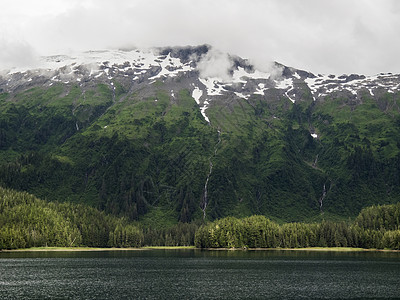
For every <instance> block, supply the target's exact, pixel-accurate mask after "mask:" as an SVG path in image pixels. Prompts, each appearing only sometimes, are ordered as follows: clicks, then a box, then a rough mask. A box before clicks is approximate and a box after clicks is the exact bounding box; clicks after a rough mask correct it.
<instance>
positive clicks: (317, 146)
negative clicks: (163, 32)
mask: <svg viewBox="0 0 400 300" xmlns="http://www.w3.org/2000/svg"><path fill="white" fill-rule="evenodd" d="M262 69H263V70H260V69H259V68H258V67H257V66H255V65H253V64H251V63H250V61H249V60H247V59H242V58H240V57H237V56H233V55H230V54H226V53H222V52H219V51H217V50H215V49H213V48H212V47H210V46H208V45H203V46H198V47H170V48H157V49H147V50H138V49H134V50H107V51H90V52H85V53H80V54H77V55H74V56H52V57H43V58H42V59H41V62H40V64H39V65H38V66H37V68H35V69H31V70H29V69H19V70H18V69H14V70H11V71H3V72H1V73H0V93H1V94H0V104H1V106H0V124H1V128H0V149H1V157H2V161H3V162H2V168H1V169H2V171H0V182H1V183H2V184H3V185H4V186H7V187H11V188H14V189H20V190H27V191H29V192H32V193H34V194H36V195H37V196H39V197H47V198H48V199H51V200H60V201H73V202H84V203H89V204H91V205H93V206H96V207H97V208H100V209H104V210H106V211H107V212H111V213H114V214H117V215H126V216H127V217H129V218H131V219H139V220H141V221H143V222H152V221H154V220H156V219H160V220H163V222H176V221H182V222H189V221H192V220H196V219H201V218H209V219H215V218H219V217H223V216H227V215H235V216H245V215H251V214H265V215H267V216H269V217H273V218H276V219H281V220H285V221H291V220H312V219H315V218H319V217H320V216H321V212H323V213H325V217H327V216H328V217H329V216H331V217H332V218H341V217H347V216H353V215H355V214H357V213H358V212H359V210H360V208H362V207H364V206H366V205H371V204H376V203H392V202H395V201H397V200H398V199H399V197H400V190H399V185H398V184H399V183H400V182H399V177H400V176H399V174H400V171H399V168H400V163H399V162H400V155H399V153H400V150H399V147H400V145H399V143H398V141H399V140H400V139H399V138H400V127H399V124H400V117H399V114H400V106H399V101H400V98H399V96H400V94H399V90H400V75H399V74H397V75H396V74H391V73H382V74H379V75H375V76H364V75H355V74H352V75H342V76H334V75H314V74H312V73H310V72H307V71H303V70H297V69H295V68H291V67H286V66H284V65H281V64H279V63H269V64H266V65H265V66H262Z"/></svg>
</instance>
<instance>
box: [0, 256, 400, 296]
mask: <svg viewBox="0 0 400 300" xmlns="http://www.w3.org/2000/svg"><path fill="white" fill-rule="evenodd" d="M303 298H304V299H366V298H370V299H389V298H392V299H400V253H375V252H357V253H335V252H295V251H293V252H292V251H257V252H256V251H200V250H148V251H131V252H128V251H123V252H117V251H114V252H112V251H109V252H36V253H0V299H303Z"/></svg>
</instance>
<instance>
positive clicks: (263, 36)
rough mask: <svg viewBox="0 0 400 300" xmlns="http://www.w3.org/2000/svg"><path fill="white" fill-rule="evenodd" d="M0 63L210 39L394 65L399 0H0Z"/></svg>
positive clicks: (242, 50) (398, 69)
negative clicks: (37, 57)
mask: <svg viewBox="0 0 400 300" xmlns="http://www.w3.org/2000/svg"><path fill="white" fill-rule="evenodd" d="M0 4H1V6H0V7H1V9H0V67H1V68H4V67H10V66H22V65H26V64H29V63H31V62H32V61H33V60H34V59H35V57H36V56H37V55H50V54H68V53H71V52H72V51H81V50H94V49H106V48H121V47H151V46H174V45H180V46H184V45H198V44H204V43H207V44H210V45H212V46H213V47H215V48H217V49H219V50H221V51H225V52H229V53H232V54H237V55H240V56H242V57H244V58H249V59H251V60H253V61H254V62H255V63H257V65H260V66H261V65H262V64H264V63H266V64H268V63H269V62H270V61H278V62H280V63H283V64H285V65H287V66H292V67H295V68H299V69H305V70H308V71H311V72H313V73H325V74H327V73H332V74H337V75H340V74H343V73H362V74H366V75H373V74H377V73H380V72H393V73H400V59H399V54H400V1H399V0H330V1H329V0H326V1H325V0H284V1H283V0H159V1H156V0H35V1H33V0H0Z"/></svg>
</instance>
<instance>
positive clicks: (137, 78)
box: [0, 45, 400, 122]
mask: <svg viewBox="0 0 400 300" xmlns="http://www.w3.org/2000/svg"><path fill="white" fill-rule="evenodd" d="M262 69H264V70H265V69H267V71H261V70H259V69H258V68H257V66H255V65H252V64H251V63H250V62H249V61H248V60H246V59H242V58H239V57H237V56H231V55H228V54H224V53H220V52H218V51H216V50H213V49H212V48H211V47H210V46H206V45H204V46H199V47H184V48H179V47H175V48H154V49H146V50H138V49H134V50H105V51H89V52H84V53H78V54H76V55H73V56H66V55H57V56H49V57H41V59H40V61H39V63H38V65H37V66H36V67H35V68H34V69H21V68H20V69H13V70H8V71H3V72H2V73H0V74H2V75H0V91H3V92H15V91H22V90H25V89H28V88H30V87H34V86H38V85H40V86H43V87H46V86H47V87H50V86H52V85H54V84H65V85H79V86H81V87H85V86H87V85H90V86H93V85H94V84H97V83H98V82H102V83H106V84H108V85H109V86H110V87H112V88H113V89H115V87H114V84H115V83H114V82H115V81H118V82H120V83H121V84H123V85H124V86H126V87H129V90H130V91H131V92H137V91H139V90H141V89H142V88H143V87H144V86H149V85H152V84H154V83H155V82H156V81H162V82H164V83H167V84H168V86H169V87H170V93H171V95H174V90H177V89H181V88H188V89H190V90H191V93H192V97H193V98H194V99H195V100H196V103H197V104H198V105H199V109H200V111H201V113H202V115H203V116H204V118H205V119H206V120H207V121H208V122H209V121H210V120H209V118H208V116H207V113H206V111H207V108H208V107H209V106H210V105H212V104H211V103H212V102H213V101H216V100H217V99H226V98H227V97H237V98H242V99H244V100H248V99H249V98H250V97H252V96H258V97H263V98H269V97H276V96H277V93H278V94H279V95H281V96H283V97H285V98H287V99H288V100H290V101H291V102H293V103H294V102H296V101H302V100H303V99H304V97H307V96H308V95H311V96H312V98H313V100H314V101H319V100H323V99H325V98H326V97H328V96H330V95H333V94H336V95H337V94H343V95H346V96H347V97H350V98H354V99H357V98H359V97H360V95H361V94H363V93H368V94H369V95H370V96H371V97H374V96H376V95H382V94H383V93H386V92H387V93H395V92H397V91H399V90H400V74H391V73H381V74H378V75H374V76H364V75H355V74H351V75H342V76H335V75H321V74H318V75H315V74H312V73H310V72H306V71H302V70H297V69H295V68H291V67H286V66H283V65H281V64H279V63H274V64H271V65H269V66H267V67H266V66H264V67H263V68H262ZM183 79H184V80H183Z"/></svg>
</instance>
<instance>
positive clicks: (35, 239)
mask: <svg viewBox="0 0 400 300" xmlns="http://www.w3.org/2000/svg"><path fill="white" fill-rule="evenodd" d="M193 245H194V246H196V247H198V248H306V247H354V248H366V249H370V248H375V249H392V250H400V203H397V204H393V205H382V206H372V207H367V208H364V209H363V210H362V211H361V212H360V214H359V215H358V216H357V218H356V219H355V220H354V221H352V222H330V221H322V222H320V223H285V224H282V225H280V224H278V223H276V222H273V221H271V220H269V219H268V218H266V217H265V216H251V217H247V218H242V219H239V218H234V217H227V218H223V219H220V220H216V221H213V222H209V223H205V224H201V223H178V224H175V225H173V226H170V227H167V228H148V227H146V228H145V227H144V226H143V225H142V224H140V223H139V222H131V221H129V220H127V219H126V218H119V217H116V216H111V215H107V214H105V213H104V212H101V211H99V210H97V209H95V208H92V207H89V206H85V205H80V204H72V203H55V202H47V201H44V200H41V199H38V198H36V197H35V196H33V195H31V194H28V193H25V192H17V191H14V190H10V189H4V188H0V249H21V248H30V247H107V248H108V247H109V248H111V247H114V248H126V247H143V246H193Z"/></svg>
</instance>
